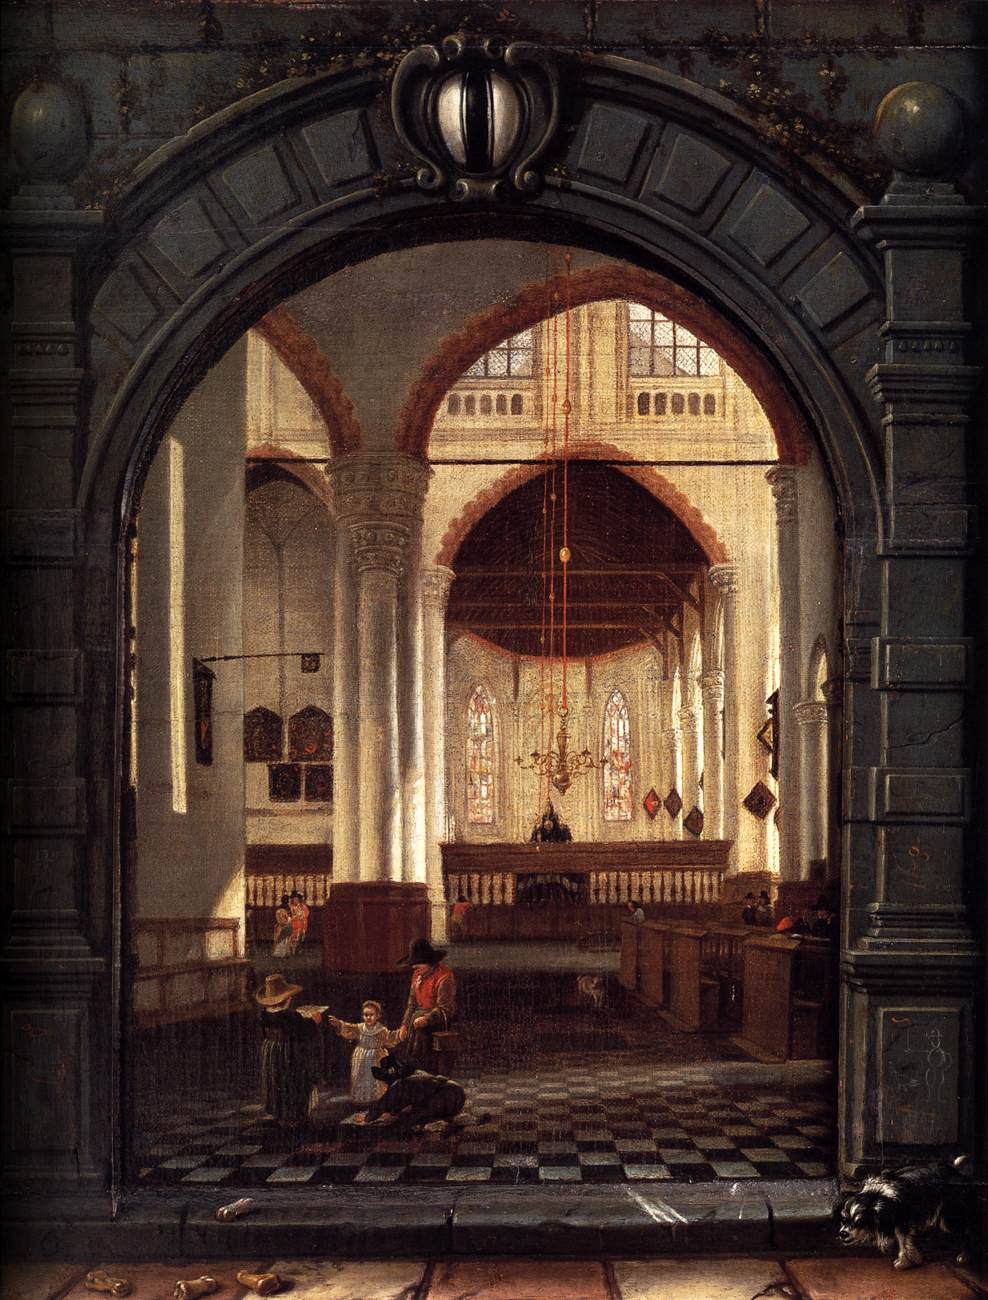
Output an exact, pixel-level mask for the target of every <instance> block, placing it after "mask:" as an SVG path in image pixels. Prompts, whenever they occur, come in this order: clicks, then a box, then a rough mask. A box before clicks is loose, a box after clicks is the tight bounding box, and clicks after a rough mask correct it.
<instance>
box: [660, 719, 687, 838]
mask: <svg viewBox="0 0 988 1300" xmlns="http://www.w3.org/2000/svg"><path fill="white" fill-rule="evenodd" d="M662 770H663V772H664V773H665V778H664V781H663V784H664V785H665V787H666V788H665V790H664V791H660V792H659V793H660V794H661V796H662V798H663V799H666V798H668V797H669V795H670V794H671V793H672V792H673V791H675V793H676V794H678V795H679V799H680V805H679V807H678V808H677V809H676V815H675V816H672V815H671V814H670V813H669V811H668V809H666V810H664V811H662V812H660V813H659V816H660V817H666V818H667V819H668V822H667V824H668V828H669V829H668V835H667V838H668V839H671V840H680V839H682V838H683V809H682V797H683V794H682V791H683V735H682V732H681V731H680V729H679V727H678V726H672V727H666V729H665V730H664V731H663V733H662Z"/></svg>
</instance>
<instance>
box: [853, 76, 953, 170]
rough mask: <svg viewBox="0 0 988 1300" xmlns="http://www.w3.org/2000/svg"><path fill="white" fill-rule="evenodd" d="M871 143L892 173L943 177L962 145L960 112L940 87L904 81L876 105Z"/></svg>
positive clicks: (947, 93)
mask: <svg viewBox="0 0 988 1300" xmlns="http://www.w3.org/2000/svg"><path fill="white" fill-rule="evenodd" d="M875 139H876V140H877V142H878V146H879V148H880V149H881V151H882V153H884V154H885V157H886V158H887V159H888V160H889V162H890V163H891V164H892V166H893V167H894V168H895V170H896V171H898V172H905V173H906V174H907V175H911V176H945V175H947V173H948V172H950V170H951V168H952V167H953V165H954V163H955V162H956V161H957V157H958V155H959V153H960V151H961V146H962V144H963V143H964V110H963V109H962V108H961V105H960V104H959V103H958V101H957V99H956V98H955V97H954V96H953V95H952V94H951V93H950V91H949V90H945V89H944V88H943V86H936V85H933V84H932V83H931V82H928V81H906V82H903V84H902V85H901V86H896V87H895V89H894V90H890V91H889V93H888V94H887V95H886V96H885V98H884V99H883V100H882V102H881V103H880V104H879V105H878V109H877V111H876V113H875Z"/></svg>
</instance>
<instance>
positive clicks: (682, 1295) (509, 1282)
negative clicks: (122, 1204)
mask: <svg viewBox="0 0 988 1300" xmlns="http://www.w3.org/2000/svg"><path fill="white" fill-rule="evenodd" d="M245 1265H247V1266H249V1267H264V1268H271V1269H272V1270H273V1271H276V1272H277V1273H278V1274H279V1275H280V1276H281V1277H282V1278H284V1280H285V1289H284V1292H283V1294H284V1295H285V1296H286V1297H287V1296H291V1297H292V1300H468V1298H469V1300H755V1298H756V1297H757V1298H758V1300H770V1298H771V1297H788V1298H789V1300H971V1297H974V1296H983V1295H985V1294H986V1292H985V1291H984V1290H983V1289H981V1288H980V1287H979V1286H978V1284H977V1282H975V1281H974V1280H973V1279H969V1280H965V1277H963V1276H962V1275H961V1273H960V1272H959V1271H958V1270H955V1269H953V1268H952V1267H950V1266H948V1265H945V1264H941V1263H932V1264H927V1265H924V1266H923V1267H922V1268H919V1269H914V1270H912V1271H910V1272H907V1273H896V1272H894V1271H893V1269H892V1266H891V1264H890V1263H889V1262H888V1261H887V1260H880V1259H874V1258H868V1259H850V1258H847V1257H846V1256H844V1257H841V1258H819V1259H793V1260H772V1259H751V1258H739V1259H728V1258H719V1257H718V1258H708V1259H689V1260H686V1259H652V1260H612V1261H604V1262H601V1261H599V1260H530V1259H501V1258H498V1259H456V1260H441V1261H433V1262H426V1261H422V1260H368V1261H350V1260H345V1261H344V1260H341V1261H331V1260H298V1259H279V1260H270V1259H268V1260H257V1259H254V1260H249V1261H247V1260H235V1261H227V1260H214V1261H212V1262H210V1261H208V1260H198V1261H195V1262H193V1263H184V1264H179V1265H174V1264H154V1263H149V1264H122V1265H119V1266H115V1265H111V1266H109V1271H110V1272H111V1273H112V1274H113V1275H114V1276H118V1277H124V1278H127V1279H129V1280H130V1281H131V1282H132V1284H133V1290H132V1292H131V1297H132V1300H171V1298H172V1296H173V1294H174V1290H175V1284H176V1282H177V1281H178V1280H179V1279H181V1278H194V1277H198V1276H200V1275H202V1274H203V1273H207V1274H209V1275H210V1276H212V1277H214V1278H215V1279H216V1281H217V1282H219V1283H220V1289H219V1290H218V1291H217V1292H215V1293H214V1294H215V1295H216V1296H217V1297H218V1298H219V1300H241V1298H242V1297H244V1296H246V1295H248V1294H249V1293H248V1292H246V1291H245V1289H244V1288H243V1287H242V1286H240V1285H239V1284H237V1282H236V1281H235V1280H234V1279H235V1275H236V1272H237V1270H238V1269H239V1268H243V1267H244V1266H245ZM84 1272H85V1269H84V1268H83V1267H82V1266H72V1265H57V1264H55V1265H49V1264H31V1265H21V1266H13V1267H11V1268H9V1269H8V1268H5V1269H4V1272H3V1279H2V1295H3V1300H92V1294H93V1293H92V1292H89V1291H86V1290H85V1288H84V1286H83V1284H82V1275H83V1273H84Z"/></svg>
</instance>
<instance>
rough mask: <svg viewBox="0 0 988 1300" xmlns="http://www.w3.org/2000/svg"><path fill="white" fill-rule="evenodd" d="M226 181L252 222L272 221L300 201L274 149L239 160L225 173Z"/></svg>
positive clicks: (270, 148) (224, 178)
mask: <svg viewBox="0 0 988 1300" xmlns="http://www.w3.org/2000/svg"><path fill="white" fill-rule="evenodd" d="M223 180H224V181H225V183H226V185H227V186H228V187H229V189H230V190H231V191H232V193H233V194H234V196H235V197H236V199H237V201H238V203H239V204H240V206H241V207H242V208H243V210H244V211H245V212H246V213H247V215H248V216H249V217H250V219H251V221H253V222H263V221H271V220H272V219H273V218H275V217H279V216H281V215H282V214H283V213H285V212H288V211H289V210H290V209H291V208H293V207H295V205H296V204H297V203H298V201H299V195H298V191H297V190H296V188H295V186H294V185H293V184H292V181H291V180H290V178H289V176H288V174H287V172H286V171H285V168H284V165H283V164H282V161H281V159H280V158H279V157H278V155H277V153H276V152H275V150H274V148H273V146H268V148H266V149H258V150H257V152H256V153H252V154H249V155H248V156H247V157H246V158H239V159H238V160H237V161H236V162H235V163H233V164H232V166H230V167H228V168H227V169H226V171H225V172H224V173H223Z"/></svg>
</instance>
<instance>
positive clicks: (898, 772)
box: [870, 767, 969, 822]
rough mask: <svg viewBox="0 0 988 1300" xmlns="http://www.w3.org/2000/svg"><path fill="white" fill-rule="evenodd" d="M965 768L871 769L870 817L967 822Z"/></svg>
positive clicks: (966, 780)
mask: <svg viewBox="0 0 988 1300" xmlns="http://www.w3.org/2000/svg"><path fill="white" fill-rule="evenodd" d="M968 780H969V773H968V771H967V769H966V768H921V767H914V768H909V767H900V768H890V767H876V768H872V769H871V810H870V811H871V817H872V819H874V820H876V821H877V820H883V821H907V822H927V821H952V822H960V821H965V820H966V819H967V816H968V798H967V787H968Z"/></svg>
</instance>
